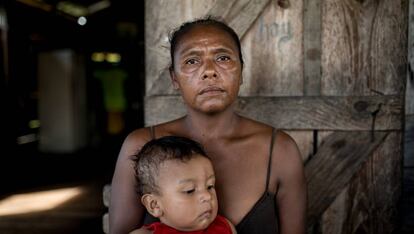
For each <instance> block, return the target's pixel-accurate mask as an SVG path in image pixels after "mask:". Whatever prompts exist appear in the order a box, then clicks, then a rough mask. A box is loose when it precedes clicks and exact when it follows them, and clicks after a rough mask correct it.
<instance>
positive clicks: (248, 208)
mask: <svg viewBox="0 0 414 234" xmlns="http://www.w3.org/2000/svg"><path fill="white" fill-rule="evenodd" d="M171 61H172V63H171V67H170V75H171V79H172V83H173V86H174V88H175V89H177V90H179V91H180V93H181V95H182V98H183V100H184V103H185V105H186V108H187V114H186V115H185V116H184V117H181V118H179V119H176V120H173V121H171V122H167V123H163V124H160V125H156V126H153V127H150V128H142V129H138V130H135V131H134V132H132V133H131V134H130V135H129V136H128V137H127V138H126V139H125V141H124V144H123V146H122V149H121V152H120V154H119V157H118V161H117V164H116V168H115V173H114V176H113V181H112V192H111V204H110V209H109V217H110V224H109V226H110V233H111V234H119V233H128V232H130V231H131V230H133V229H135V228H138V227H140V226H141V225H142V224H143V222H144V216H145V212H144V211H145V209H144V207H142V205H140V202H139V200H140V198H139V197H138V196H137V195H136V192H135V186H136V185H135V181H134V170H133V162H132V161H131V155H133V154H135V153H136V152H137V150H138V149H140V148H141V147H142V146H143V145H144V144H145V143H146V142H147V141H149V140H151V139H152V138H159V137H162V136H167V135H177V136H184V137H188V138H191V139H193V140H196V141H198V142H200V143H201V144H202V145H203V146H204V147H205V149H206V151H207V154H208V155H210V157H211V159H212V161H213V164H214V169H215V171H216V189H217V196H218V200H219V204H220V206H219V214H221V215H223V216H225V217H226V218H228V219H229V220H230V221H231V222H232V223H233V224H234V225H235V226H236V229H237V231H238V233H241V234H243V233H249V234H254V233H260V234H266V233H304V230H305V213H306V184H305V179H304V172H303V163H302V160H301V157H300V153H299V150H298V147H297V145H296V143H295V142H294V140H293V139H292V138H291V137H289V136H288V135H287V134H286V133H284V132H282V131H276V130H274V129H273V128H272V127H271V126H269V125H266V124H263V123H260V122H257V121H254V120H251V119H248V118H245V117H243V116H240V115H238V114H237V113H236V112H235V103H236V100H237V96H238V92H239V87H240V85H241V84H242V68H243V58H242V54H241V48H240V41H239V38H238V36H237V34H236V33H235V32H234V31H233V30H232V29H231V28H230V27H228V26H227V25H226V24H224V23H222V22H220V21H216V20H213V19H210V18H207V19H201V20H196V21H193V22H188V23H185V24H183V25H182V26H181V27H180V28H179V29H178V30H177V31H175V32H174V34H173V35H172V37H171Z"/></svg>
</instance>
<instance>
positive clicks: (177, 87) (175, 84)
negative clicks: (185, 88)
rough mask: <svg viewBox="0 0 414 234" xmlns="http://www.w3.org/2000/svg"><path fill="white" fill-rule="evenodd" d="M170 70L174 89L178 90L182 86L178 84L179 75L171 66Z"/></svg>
mask: <svg viewBox="0 0 414 234" xmlns="http://www.w3.org/2000/svg"><path fill="white" fill-rule="evenodd" d="M168 71H170V78H171V82H172V84H173V87H174V89H175V90H178V89H179V88H180V86H179V85H178V81H177V76H176V75H175V72H174V68H172V67H170V68H169V69H168Z"/></svg>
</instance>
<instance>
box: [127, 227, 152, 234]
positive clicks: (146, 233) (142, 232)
mask: <svg viewBox="0 0 414 234" xmlns="http://www.w3.org/2000/svg"><path fill="white" fill-rule="evenodd" d="M129 234H152V231H150V230H148V229H146V228H140V229H135V230H134V231H132V232H130V233H129Z"/></svg>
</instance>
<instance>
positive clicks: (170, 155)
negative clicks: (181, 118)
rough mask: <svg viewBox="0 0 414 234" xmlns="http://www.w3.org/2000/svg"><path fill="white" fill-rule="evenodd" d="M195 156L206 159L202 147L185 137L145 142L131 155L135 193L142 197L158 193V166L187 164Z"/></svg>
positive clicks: (170, 137) (163, 138)
mask: <svg viewBox="0 0 414 234" xmlns="http://www.w3.org/2000/svg"><path fill="white" fill-rule="evenodd" d="M196 156H203V157H206V158H208V156H207V154H206V153H205V151H204V149H203V147H202V145H201V144H200V143H198V142H196V141H193V140H191V139H188V138H186V137H179V136H165V137H161V138H158V139H153V140H151V141H149V142H147V143H146V144H145V145H144V146H143V147H142V148H141V150H140V151H139V152H138V153H137V154H136V155H133V158H132V160H133V161H134V162H135V164H134V171H135V178H136V180H137V182H138V184H137V191H138V193H139V194H140V195H141V196H142V195H144V194H148V193H159V188H158V186H157V178H158V174H159V167H160V165H161V164H162V163H163V162H165V161H168V160H178V161H181V162H187V161H189V160H190V159H193V158H194V157H196Z"/></svg>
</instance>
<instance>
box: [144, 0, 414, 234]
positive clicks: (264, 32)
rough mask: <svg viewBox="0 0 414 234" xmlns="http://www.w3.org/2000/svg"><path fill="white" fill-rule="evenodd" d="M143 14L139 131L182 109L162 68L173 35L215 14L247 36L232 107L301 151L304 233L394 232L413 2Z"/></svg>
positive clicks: (215, 7)
mask: <svg viewBox="0 0 414 234" xmlns="http://www.w3.org/2000/svg"><path fill="white" fill-rule="evenodd" d="M145 10H146V23H145V26H146V38H145V39H146V97H145V123H146V125H152V124H156V123H160V122H163V121H168V120H171V119H173V118H176V117H179V116H180V115H182V114H184V113H185V109H184V106H183V104H182V102H181V97H180V96H179V95H178V93H176V92H175V91H174V90H173V89H172V86H171V82H170V79H169V75H168V71H167V67H168V65H169V61H170V58H169V43H168V35H169V32H171V30H173V29H174V28H176V27H178V26H179V25H180V24H181V23H182V22H184V21H186V20H191V19H194V18H199V17H203V16H205V15H207V14H211V15H216V16H220V17H222V18H223V19H224V20H225V21H226V22H227V23H229V24H230V25H231V26H232V27H233V28H234V29H235V30H236V32H237V33H238V34H239V36H240V37H241V38H242V47H243V51H242V52H243V56H244V59H245V69H244V71H243V78H244V80H243V81H244V82H243V85H242V87H241V90H240V96H241V97H240V100H239V103H238V111H240V113H241V114H243V115H246V116H249V117H252V118H255V119H258V120H260V121H263V122H266V123H268V124H271V125H273V126H275V127H277V128H280V129H284V130H286V131H287V132H288V133H289V134H291V135H292V137H293V138H294V139H295V140H296V141H297V143H298V145H299V146H300V150H301V153H302V156H303V159H304V163H305V164H306V175H307V181H308V189H309V214H308V219H309V229H308V230H309V232H310V233H361V232H362V233H390V232H391V231H392V230H393V229H394V228H395V222H394V220H395V218H396V207H397V201H398V198H399V196H400V193H401V160H402V150H401V146H402V126H403V120H404V96H405V93H404V90H405V85H406V64H407V28H408V23H407V17H408V0H393V1H389V0H296V1H293V0H275V1H273V0H272V1H270V0H251V1H248V0H210V1H198V0H168V1H162V0H153V1H146V9H145ZM410 82H412V80H411V81H410ZM409 85H412V83H410V84H409ZM326 178H330V179H332V181H330V183H327V182H326V181H327V180H326Z"/></svg>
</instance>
